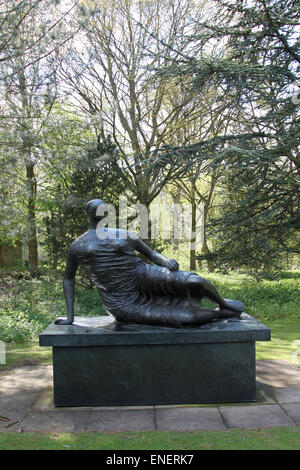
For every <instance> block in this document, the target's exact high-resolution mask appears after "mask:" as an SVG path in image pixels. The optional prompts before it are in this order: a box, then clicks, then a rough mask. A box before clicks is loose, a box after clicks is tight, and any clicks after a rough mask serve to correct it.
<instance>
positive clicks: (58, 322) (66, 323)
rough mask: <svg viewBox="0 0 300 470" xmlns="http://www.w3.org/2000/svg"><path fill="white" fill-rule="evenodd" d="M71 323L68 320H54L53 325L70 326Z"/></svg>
mask: <svg viewBox="0 0 300 470" xmlns="http://www.w3.org/2000/svg"><path fill="white" fill-rule="evenodd" d="M72 323H73V321H72V320H68V319H67V318H57V319H56V320H54V324H55V325H72Z"/></svg>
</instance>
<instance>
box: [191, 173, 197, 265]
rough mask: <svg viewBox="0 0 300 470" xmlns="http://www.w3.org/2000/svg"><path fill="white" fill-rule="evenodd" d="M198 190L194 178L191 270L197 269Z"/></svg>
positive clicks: (192, 188)
mask: <svg viewBox="0 0 300 470" xmlns="http://www.w3.org/2000/svg"><path fill="white" fill-rule="evenodd" d="M195 190H196V181H195V180H194V179H193V180H192V181H191V203H192V221H191V222H192V223H191V246H190V271H196V250H195V244H196V224H197V220H196V199H195V192H196V191H195Z"/></svg>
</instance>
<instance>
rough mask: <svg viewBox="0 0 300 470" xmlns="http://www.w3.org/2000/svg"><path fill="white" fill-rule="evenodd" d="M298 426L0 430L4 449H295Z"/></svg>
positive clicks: (299, 436)
mask: <svg viewBox="0 0 300 470" xmlns="http://www.w3.org/2000/svg"><path fill="white" fill-rule="evenodd" d="M299 443H300V427H299V426H295V427H292V428H270V429H264V430H243V429H237V430H230V431H194V432H169V431H168V432H167V431H164V432H162V431H147V432H138V433H136V432H132V433H115V434H104V433H93V432H91V433H87V432H85V433H78V434H75V433H73V434H71V433H63V432H61V433H41V434H39V433H33V432H26V433H22V434H20V433H16V432H10V433H2V434H1V433H0V449H7V450H15V449H18V450H113V451H116V450H298V449H299Z"/></svg>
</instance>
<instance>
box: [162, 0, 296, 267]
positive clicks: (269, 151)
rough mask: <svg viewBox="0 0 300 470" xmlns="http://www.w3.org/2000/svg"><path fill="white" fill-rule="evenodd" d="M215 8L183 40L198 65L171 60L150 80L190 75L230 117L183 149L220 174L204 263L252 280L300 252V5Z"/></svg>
mask: <svg viewBox="0 0 300 470" xmlns="http://www.w3.org/2000/svg"><path fill="white" fill-rule="evenodd" d="M214 4H215V9H212V12H211V15H210V16H209V18H208V19H207V21H204V22H202V27H203V32H202V34H200V35H198V36H195V35H194V36H193V35H190V36H186V38H185V41H186V42H189V43H190V44H194V46H195V48H196V47H197V46H198V49H201V50H202V54H201V57H200V58H197V57H195V56H192V55H190V56H189V57H184V59H182V60H178V59H176V60H175V59H174V60H170V62H169V66H168V67H165V68H161V69H158V70H157V73H158V75H159V76H161V75H167V76H172V77H174V76H177V77H178V80H181V79H182V77H183V78H184V77H185V76H187V75H188V76H189V77H193V87H194V89H196V90H197V91H198V92H199V93H203V92H204V91H205V90H207V86H208V83H209V84H210V85H211V86H214V87H215V88H216V90H217V92H218V96H219V99H220V100H223V101H224V97H226V99H227V112H228V113H231V112H234V113H235V119H234V121H233V122H232V123H229V126H228V127H227V130H226V132H225V133H224V132H222V133H221V134H220V135H219V136H217V137H214V138H211V139H208V140H206V142H198V143H196V144H193V145H192V146H186V147H185V148H184V150H185V152H190V153H191V154H193V155H194V158H196V159H200V160H202V161H203V160H204V161H206V162H207V164H208V165H210V166H211V168H215V169H216V168H218V169H221V171H222V172H223V180H221V182H219V183H221V185H220V191H223V195H224V196H225V197H224V201H223V205H222V207H221V208H220V216H219V217H218V218H216V219H215V220H213V221H211V227H210V231H209V232H208V233H209V234H210V236H211V237H215V238H216V247H217V250H216V251H215V253H214V257H213V258H212V257H211V255H209V257H210V259H213V260H214V261H215V262H216V263H217V265H219V266H221V267H223V268H228V267H232V268H236V267H237V266H240V267H247V268H248V269H249V270H250V271H251V272H255V273H256V275H259V273H260V272H263V271H265V270H267V271H269V270H270V269H271V268H272V267H275V266H276V267H278V268H280V263H279V262H278V261H279V260H280V258H281V257H282V255H283V254H289V253H297V254H299V252H300V246H299V240H300V239H299V227H300V222H299V220H300V219H299V217H300V207H299V197H298V194H299V189H300V185H299V171H300V160H299V138H298V136H299V130H300V128H299V99H298V98H297V97H296V95H295V86H296V83H297V80H298V79H299V64H300V56H299V52H298V51H299V39H298V36H297V34H296V32H295V31H296V29H297V27H299V15H298V13H299V4H298V2H297V1H294V0H290V1H283V0H280V1H274V0H268V1H261V0H257V1H255V2H250V3H248V2H234V1H225V2H214ZM177 151H178V149H177ZM173 153H174V152H173ZM166 158H167V155H166Z"/></svg>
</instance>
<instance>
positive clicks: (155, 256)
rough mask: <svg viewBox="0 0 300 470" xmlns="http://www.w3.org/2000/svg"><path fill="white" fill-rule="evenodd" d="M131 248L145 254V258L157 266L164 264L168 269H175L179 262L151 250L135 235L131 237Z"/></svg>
mask: <svg viewBox="0 0 300 470" xmlns="http://www.w3.org/2000/svg"><path fill="white" fill-rule="evenodd" d="M133 248H134V249H135V250H136V251H138V252H139V253H142V254H143V255H145V256H147V258H149V259H150V260H151V261H152V262H153V263H154V264H157V265H158V266H164V267H165V268H168V269H169V270H170V271H177V270H178V268H179V264H178V263H177V261H176V260H175V259H169V258H167V257H166V256H164V255H162V254H160V253H157V252H156V251H154V250H152V249H151V248H150V247H149V246H148V245H146V243H144V242H143V241H142V240H141V239H140V238H138V237H137V236H136V237H134V238H133Z"/></svg>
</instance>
